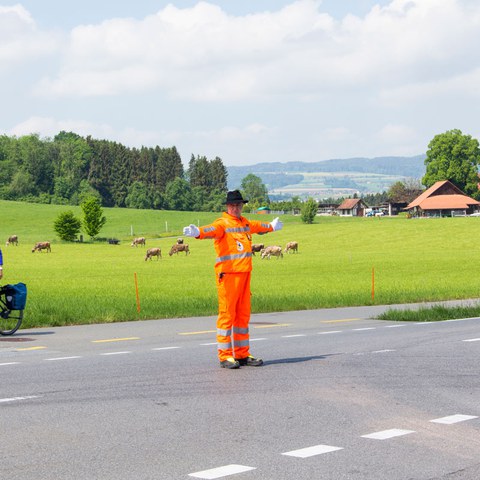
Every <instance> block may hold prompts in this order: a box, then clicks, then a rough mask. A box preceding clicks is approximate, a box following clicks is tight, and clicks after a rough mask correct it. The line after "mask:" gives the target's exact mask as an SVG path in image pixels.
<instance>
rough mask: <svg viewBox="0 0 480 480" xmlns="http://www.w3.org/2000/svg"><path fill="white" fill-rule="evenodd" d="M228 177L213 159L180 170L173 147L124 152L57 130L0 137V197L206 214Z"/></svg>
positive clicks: (196, 158)
mask: <svg viewBox="0 0 480 480" xmlns="http://www.w3.org/2000/svg"><path fill="white" fill-rule="evenodd" d="M227 176H228V172H227V169H226V167H225V166H224V164H223V162H222V160H221V159H220V158H218V157H216V158H214V159H213V160H209V159H207V158H206V157H204V156H199V155H197V156H194V155H193V154H192V156H191V159H190V161H189V164H188V169H187V170H185V169H184V167H183V164H182V159H181V158H180V155H179V153H178V151H177V149H176V148H175V147H170V148H161V147H159V146H156V147H153V148H152V147H141V148H129V147H126V146H124V145H122V144H121V143H117V142H113V141H109V140H99V139H94V138H92V137H91V136H87V137H86V138H84V137H81V136H80V135H77V134H76V133H73V132H65V131H62V132H60V133H58V134H57V135H55V137H54V138H53V139H51V138H45V139H41V138H40V137H39V136H38V135H36V134H32V135H25V136H22V137H18V138H17V137H15V136H13V137H11V136H7V135H2V136H0V198H1V199H4V200H20V201H27V202H36V203H55V204H61V205H62V204H63V205H80V204H81V203H82V202H83V201H84V200H85V199H86V198H90V197H92V196H93V197H96V198H98V199H99V201H100V202H101V205H102V206H105V207H129V208H153V209H166V210H195V211H209V210H219V209H221V203H222V201H223V200H224V197H225V192H226V190H227Z"/></svg>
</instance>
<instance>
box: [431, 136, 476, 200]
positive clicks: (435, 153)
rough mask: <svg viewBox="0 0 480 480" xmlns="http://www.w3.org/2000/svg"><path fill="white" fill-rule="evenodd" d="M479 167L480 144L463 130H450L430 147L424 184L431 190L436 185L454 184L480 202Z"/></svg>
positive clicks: (433, 141)
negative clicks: (479, 186) (438, 183)
mask: <svg viewBox="0 0 480 480" xmlns="http://www.w3.org/2000/svg"><path fill="white" fill-rule="evenodd" d="M479 163H480V148H479V143H478V140H477V139H475V138H472V137H471V136H470V135H464V134H463V133H462V132H461V131H460V130H449V131H447V132H445V133H442V134H440V135H436V136H435V137H434V138H433V139H432V140H431V142H430V143H429V144H428V150H427V157H426V158H425V165H426V173H425V175H424V177H423V178H422V183H423V184H424V185H425V186H426V187H427V188H428V187H431V186H432V185H433V184H434V183H435V182H438V181H441V180H450V181H451V182H452V183H453V184H454V185H456V186H457V187H458V188H460V190H462V191H463V192H465V193H466V194H467V195H470V196H472V197H474V198H479V190H478V165H479Z"/></svg>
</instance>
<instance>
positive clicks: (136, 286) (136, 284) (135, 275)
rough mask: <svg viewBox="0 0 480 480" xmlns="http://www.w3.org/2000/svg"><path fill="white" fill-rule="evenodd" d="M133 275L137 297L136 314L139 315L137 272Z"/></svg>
mask: <svg viewBox="0 0 480 480" xmlns="http://www.w3.org/2000/svg"><path fill="white" fill-rule="evenodd" d="M133 275H134V277H135V295H136V297H137V312H138V313H140V296H139V295H138V281H137V272H135V273H134V274H133Z"/></svg>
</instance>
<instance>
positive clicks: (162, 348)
mask: <svg viewBox="0 0 480 480" xmlns="http://www.w3.org/2000/svg"><path fill="white" fill-rule="evenodd" d="M176 348H180V347H158V348H152V350H175V349H176Z"/></svg>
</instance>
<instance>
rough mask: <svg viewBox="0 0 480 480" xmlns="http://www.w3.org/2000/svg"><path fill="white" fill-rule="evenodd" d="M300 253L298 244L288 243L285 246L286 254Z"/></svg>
mask: <svg viewBox="0 0 480 480" xmlns="http://www.w3.org/2000/svg"><path fill="white" fill-rule="evenodd" d="M290 252H293V253H298V242H288V243H287V245H286V246H285V250H284V253H290Z"/></svg>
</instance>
